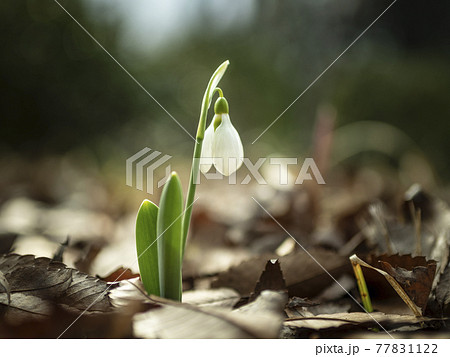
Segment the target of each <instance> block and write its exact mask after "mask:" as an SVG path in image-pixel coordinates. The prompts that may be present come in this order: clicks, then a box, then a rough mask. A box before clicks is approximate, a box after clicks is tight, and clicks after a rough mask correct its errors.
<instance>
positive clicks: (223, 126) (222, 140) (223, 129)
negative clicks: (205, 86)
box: [200, 97, 244, 176]
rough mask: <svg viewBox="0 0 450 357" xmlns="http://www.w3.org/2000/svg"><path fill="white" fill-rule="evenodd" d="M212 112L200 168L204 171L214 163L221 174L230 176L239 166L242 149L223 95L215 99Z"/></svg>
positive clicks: (242, 154) (241, 159)
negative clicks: (212, 116) (212, 115)
mask: <svg viewBox="0 0 450 357" xmlns="http://www.w3.org/2000/svg"><path fill="white" fill-rule="evenodd" d="M214 113H215V115H214V118H213V120H212V121H211V124H210V125H209V126H208V128H207V129H206V131H205V136H204V139H203V147H202V154H201V157H202V159H203V160H202V164H201V165H200V170H201V171H202V172H203V173H206V172H208V171H209V169H210V168H211V166H212V164H214V166H215V167H216V169H217V171H219V172H220V173H221V174H222V175H225V176H230V175H231V174H232V173H234V172H235V171H237V170H238V169H239V168H240V167H241V165H242V162H243V160H244V149H243V147H242V142H241V138H240V137H239V133H238V132H237V130H236V129H235V128H234V126H233V124H231V120H230V116H229V115H228V102H227V100H226V99H225V98H224V97H219V98H218V99H217V101H216V104H215V105H214ZM210 159H212V160H211V161H208V160H210ZM205 162H206V163H205Z"/></svg>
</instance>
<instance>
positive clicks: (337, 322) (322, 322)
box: [284, 312, 436, 330]
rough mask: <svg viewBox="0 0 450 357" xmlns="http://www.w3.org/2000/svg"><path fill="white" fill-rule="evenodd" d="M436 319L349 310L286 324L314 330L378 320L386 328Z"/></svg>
mask: <svg viewBox="0 0 450 357" xmlns="http://www.w3.org/2000/svg"><path fill="white" fill-rule="evenodd" d="M435 320H436V319H431V318H426V317H416V316H412V315H396V314H384V313H382V312H372V313H370V315H369V314H367V313H365V312H349V313H337V314H327V315H317V316H308V317H293V318H288V319H287V320H286V321H285V323H284V325H285V326H289V327H294V328H300V329H302V328H305V329H313V330H321V329H330V328H341V327H349V326H350V327H351V326H354V327H357V328H373V327H375V328H379V325H378V324H377V322H378V323H379V324H380V325H381V326H383V327H384V328H385V329H393V328H397V327H401V326H411V325H415V324H420V323H422V322H427V321H435Z"/></svg>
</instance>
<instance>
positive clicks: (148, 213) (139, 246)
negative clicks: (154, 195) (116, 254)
mask: <svg viewBox="0 0 450 357" xmlns="http://www.w3.org/2000/svg"><path fill="white" fill-rule="evenodd" d="M157 218H158V206H157V205H155V204H154V203H153V202H151V201H149V200H144V201H143V202H142V204H141V207H140V208H139V212H138V214H137V218H136V250H137V255H138V262H139V271H140V273H141V280H142V283H143V284H144V286H145V290H147V292H148V293H149V294H154V295H158V296H159V294H160V290H159V268H158V245H157V243H156V242H155V241H156V240H157V239H158V238H157V237H158V236H157V232H156V223H157Z"/></svg>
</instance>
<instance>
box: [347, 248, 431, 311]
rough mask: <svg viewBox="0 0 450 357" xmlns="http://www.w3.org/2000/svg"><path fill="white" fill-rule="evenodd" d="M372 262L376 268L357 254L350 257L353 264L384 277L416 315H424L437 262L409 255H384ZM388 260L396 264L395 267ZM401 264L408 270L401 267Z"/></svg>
mask: <svg viewBox="0 0 450 357" xmlns="http://www.w3.org/2000/svg"><path fill="white" fill-rule="evenodd" d="M381 259H383V260H381ZM372 260H374V261H375V263H372V264H374V265H375V264H376V266H374V265H370V264H368V263H366V262H365V261H363V260H361V259H360V258H358V256H357V255H356V254H354V255H352V256H351V257H350V261H351V262H352V264H359V265H361V266H363V267H366V268H369V269H372V270H374V271H376V272H378V273H379V274H381V275H382V276H384V277H385V278H386V280H387V281H388V282H389V284H390V285H391V286H392V287H393V288H394V290H395V291H396V292H397V294H398V295H399V296H400V297H401V298H402V300H403V301H404V302H405V304H406V305H408V307H409V308H410V309H411V311H412V312H413V313H414V315H416V316H421V315H423V313H424V311H425V307H426V304H427V302H428V297H429V295H430V292H431V286H432V283H433V277H434V271H435V269H436V262H434V261H425V258H424V257H416V258H412V257H411V256H409V255H408V256H399V255H394V256H386V255H384V256H381V257H377V258H372ZM386 260H389V262H390V263H392V264H394V267H392V265H391V264H390V263H389V262H386ZM400 264H401V265H403V266H404V267H406V268H404V267H400V266H399V265H400ZM416 264H419V265H416ZM420 264H423V265H425V266H421V265H420ZM409 269H410V270H409Z"/></svg>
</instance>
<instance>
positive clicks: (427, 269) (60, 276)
mask: <svg viewBox="0 0 450 357" xmlns="http://www.w3.org/2000/svg"><path fill="white" fill-rule="evenodd" d="M66 165H67V163H66ZM53 167H58V165H53ZM55 175H56V176H55V177H56V178H55V180H56V179H57V177H58V175H61V172H58V170H56V173H55ZM30 177H32V175H31V176H30ZM29 184H30V185H33V179H31V180H30V183H29ZM101 186H102V184H101V183H99V182H97V183H95V184H93V185H92V187H91V188H92V190H90V191H89V192H91V193H94V192H95V190H96V189H98V188H101ZM397 187H398V186H389V184H385V186H384V187H381V186H380V187H378V188H377V192H370V190H371V186H370V185H367V186H364V185H362V186H358V185H355V186H354V187H350V186H348V185H347V186H345V185H342V188H343V189H342V190H341V191H338V190H333V189H332V188H331V189H328V191H327V199H326V200H323V202H322V201H321V200H322V198H321V195H320V194H318V191H317V190H315V189H310V188H306V189H298V188H296V189H294V190H290V191H289V190H284V191H281V190H277V189H274V188H273V187H270V188H268V190H266V191H270V192H264V188H261V187H259V188H258V190H259V191H258V192H256V197H258V194H261V197H258V199H259V201H260V202H263V204H264V206H265V207H268V208H270V209H268V210H269V211H270V212H272V213H273V215H274V217H275V218H276V219H277V220H278V221H280V222H281V223H282V225H283V226H284V227H285V228H286V230H287V231H288V232H290V234H292V236H293V237H295V238H296V240H298V241H299V243H300V244H301V245H302V246H304V247H305V248H306V249H307V250H308V252H310V254H311V255H312V256H313V257H314V258H315V259H317V261H318V262H319V263H320V264H321V265H322V266H323V267H324V268H325V269H326V270H327V271H328V272H329V273H330V274H331V276H332V277H333V278H334V279H335V280H336V281H338V282H339V284H338V283H336V281H335V280H333V278H331V277H330V276H329V275H328V274H327V273H326V272H325V271H324V270H323V269H322V268H320V266H318V265H317V263H316V262H315V261H314V260H313V259H311V258H310V256H309V255H308V254H306V253H305V252H304V251H303V250H302V249H300V247H298V246H297V244H296V243H295V242H293V240H292V238H288V237H287V236H286V234H285V232H283V231H282V230H281V229H279V227H278V226H277V225H276V224H275V223H274V221H273V220H272V219H271V218H270V217H268V216H266V215H264V214H263V213H262V212H260V211H258V210H257V209H255V208H254V207H253V206H251V204H254V203H252V202H251V201H249V202H250V203H251V204H250V203H249V204H248V205H242V207H241V208H242V209H239V210H236V212H232V211H230V210H229V202H228V203H223V204H222V206H217V205H215V201H214V200H213V201H211V202H208V204H207V205H206V206H203V209H202V207H199V208H198V210H197V212H196V211H194V227H193V232H192V235H191V236H192V237H191V238H190V239H191V240H192V242H191V243H192V245H191V246H190V245H189V244H188V250H187V252H186V254H187V255H186V270H185V272H184V281H183V285H184V287H185V292H184V299H183V302H182V303H174V302H173V301H166V300H164V299H161V298H158V297H154V296H148V295H147V294H146V293H145V292H144V291H143V290H142V286H141V284H140V280H139V278H138V274H137V271H136V267H135V266H132V265H131V262H132V261H133V259H129V260H128V259H126V258H124V257H132V256H133V254H134V249H135V247H134V245H133V238H134V237H133V236H132V235H130V233H129V232H130V231H131V229H130V227H131V228H132V223H133V220H134V214H135V213H133V212H134V211H133V209H134V208H135V207H134V205H133V204H129V206H128V207H129V210H127V209H122V208H120V209H119V208H117V207H123V206H122V205H121V203H123V202H129V201H127V199H128V198H125V197H115V198H114V199H115V200H116V201H115V202H116V203H117V202H118V204H115V205H111V200H108V199H105V198H107V195H106V192H107V191H106V190H105V188H101V190H102V192H104V194H105V197H103V198H101V197H100V199H98V198H99V196H98V195H97V196H96V195H95V194H92V197H96V198H95V200H97V199H98V202H94V203H92V202H91V203H90V204H89V205H87V206H86V207H84V208H83V209H80V201H74V200H75V198H76V197H78V198H79V197H83V200H84V202H90V201H89V200H90V199H91V197H89V194H86V192H82V191H78V192H77V194H78V196H77V195H75V194H73V192H75V191H76V189H74V187H73V186H70V185H69V186H68V187H67V188H64V187H62V188H61V190H62V191H61V192H59V193H58V194H55V193H54V192H51V189H50V188H47V189H46V190H45V191H43V192H42V193H41V194H40V195H39V197H40V198H39V201H38V200H35V199H34V198H33V196H31V197H27V196H26V195H25V196H24V197H20V196H17V197H14V196H12V197H10V198H7V199H4V200H2V201H1V205H0V212H1V214H0V216H1V219H0V237H1V241H0V247H1V249H2V251H1V252H0V253H3V255H1V256H0V336H2V337H58V336H60V335H61V333H63V332H64V334H63V335H62V337H68V338H70V337H72V338H73V337H97V338H108V337H109V338H114V337H116V338H123V337H145V338H148V337H152V338H156V337H158V338H161V337H177V338H193V337H204V338H216V337H222V338H246V337H250V338H256V337H258V338H277V337H308V336H314V337H325V336H326V337H333V336H339V337H346V336H353V335H355V333H361V332H365V333H369V332H370V333H372V334H376V335H377V336H379V337H381V334H383V332H382V331H380V332H377V333H376V332H374V330H373V329H374V328H379V326H378V327H377V325H376V324H375V322H374V321H373V319H372V318H371V317H370V316H368V315H367V314H365V313H364V312H361V309H360V307H359V306H358V305H357V304H356V303H355V302H354V301H353V300H352V299H351V298H350V296H348V295H347V293H346V291H348V292H349V293H350V294H351V295H352V296H354V297H356V298H357V300H359V298H358V296H359V295H358V291H357V289H356V285H355V279H354V278H353V277H352V275H351V274H352V270H351V264H350V263H349V261H348V258H349V256H351V255H353V254H357V256H358V257H361V258H362V259H363V261H365V262H367V264H370V265H371V266H373V267H375V268H377V269H379V270H382V271H383V272H384V273H385V274H387V275H389V276H390V277H391V278H392V279H394V280H395V281H396V282H397V284H398V285H399V286H400V287H401V288H402V290H403V291H404V293H405V294H406V295H407V296H408V297H409V299H410V300H411V301H412V302H413V303H414V304H415V305H416V306H417V308H419V309H420V312H421V315H422V316H420V317H415V316H414V315H411V314H409V315H408V314H407V313H405V310H403V309H402V308H400V307H399V306H397V305H392V306H391V307H390V309H387V305H386V304H385V305H383V304H378V305H374V306H379V310H378V311H375V312H374V313H372V316H373V317H375V318H376V319H377V320H378V321H379V322H380V323H381V324H382V326H383V327H384V328H386V329H387V330H388V331H403V332H402V333H404V334H406V335H404V336H408V335H407V333H408V332H406V330H404V329H406V328H408V327H409V328H411V329H414V330H417V331H419V332H420V331H423V333H424V335H425V333H428V332H426V331H425V330H428V331H430V329H434V330H435V331H439V332H444V331H447V330H448V327H447V325H448V323H447V322H446V318H447V317H449V314H450V293H449V291H450V268H449V263H448V259H449V256H448V254H449V249H448V247H449V235H450V233H449V232H450V230H449V227H450V224H449V222H450V218H449V217H450V214H449V212H450V211H449V209H448V207H447V205H446V204H445V203H444V201H442V200H439V199H437V198H435V197H433V196H431V195H429V194H428V193H426V192H425V191H424V190H422V189H421V188H420V187H419V186H417V185H416V186H413V187H412V188H411V189H410V190H408V191H407V192H406V194H405V195H404V198H403V200H402V202H400V203H399V202H395V200H392V199H386V197H389V196H391V197H392V196H393V194H398V192H396V191H395V190H396V189H397ZM94 188H95V189H94ZM64 190H67V191H66V192H64ZM214 190H215V188H214ZM358 190H359V191H358ZM71 191H73V192H71ZM46 195H47V197H46ZM227 195H228V193H227ZM237 195H238V196H239V195H240V199H241V201H243V200H242V197H243V196H244V195H242V192H237ZM224 196H226V195H224ZM78 198H77V199H78ZM139 200H140V199H136V201H139ZM216 206H217V207H216ZM114 207H116V208H114ZM252 207H253V208H252ZM62 208H63V209H62ZM216 208H217V209H216ZM256 208H257V207H256ZM220 210H221V211H220ZM224 212H226V214H225V215H224V214H223V213H224ZM73 217H76V220H75V221H76V222H75V221H71V219H72V218H73ZM215 217H219V218H220V219H214V218H215ZM77 222H78V223H77ZM68 227H69V228H70V227H71V228H70V232H67V228H68ZM67 233H69V234H70V236H71V239H70V242H68V244H67V247H65V248H64V249H63V250H61V249H60V248H61V244H62V243H63V242H64V241H65V240H66V238H67ZM37 238H39V239H37ZM44 241H46V242H48V243H49V244H48V245H47V246H46V248H45V249H43V250H42V249H41V248H43V247H44V244H41V242H44ZM33 242H34V243H33ZM36 242H39V243H36ZM33 245H34V247H35V248H32V247H33ZM189 247H190V248H189ZM38 248H39V249H38ZM33 250H35V251H40V254H42V255H44V256H46V257H41V258H36V257H35V256H32V255H27V254H25V253H27V252H28V253H32V252H33ZM58 251H59V252H60V254H57V259H56V260H62V262H64V263H65V264H63V263H62V262H57V261H55V260H52V259H51V257H53V256H55V253H56V252H58ZM11 252H12V253H13V254H11ZM16 252H21V253H22V254H14V253H16ZM209 253H211V254H209ZM202 255H203V256H202ZM205 255H207V256H208V259H206V257H205ZM433 261H434V262H435V263H433ZM433 272H434V273H433ZM366 273H367V282H368V283H369V290H370V291H371V294H372V293H373V294H374V296H373V300H377V299H378V296H377V293H380V290H382V289H384V287H385V285H380V284H381V283H380V280H379V278H378V280H377V279H375V280H373V281H372V280H370V279H369V278H370V274H369V273H368V271H365V274H366ZM89 274H90V275H89ZM96 274H99V275H100V276H103V277H104V280H103V279H100V278H99V276H97V275H96ZM376 274H378V275H380V274H379V273H376ZM380 276H381V275H380ZM382 279H383V280H385V278H384V277H382ZM119 280H120V281H119ZM384 284H386V282H385V281H384ZM342 287H344V288H345V290H346V291H344V290H343V289H342ZM391 290H392V289H391ZM285 291H287V295H286V293H285ZM392 291H393V290H392ZM394 294H395V292H394ZM288 296H289V301H288ZM379 302H380V301H379ZM385 308H386V309H385ZM85 310H86V312H84V313H83V311H85ZM81 313H83V314H82V316H81V317H79V316H80V314H81ZM77 318H79V319H78V320H77V321H76V323H74V324H73V325H71V324H72V322H74V320H75V319H77ZM69 325H71V327H70V328H69V329H67V327H68V326H69ZM66 329H67V330H66ZM402 329H403V330H402ZM311 333H312V334H313V335H311ZM414 336H417V335H414ZM383 337H384V336H383Z"/></svg>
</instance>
